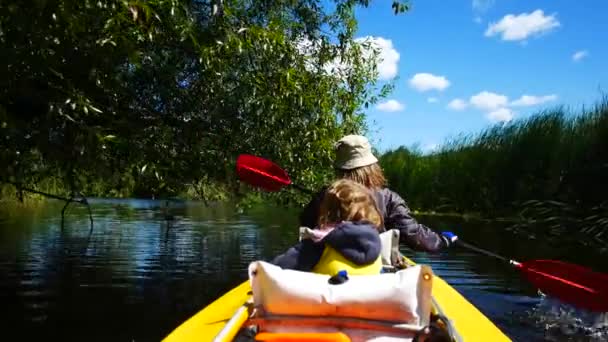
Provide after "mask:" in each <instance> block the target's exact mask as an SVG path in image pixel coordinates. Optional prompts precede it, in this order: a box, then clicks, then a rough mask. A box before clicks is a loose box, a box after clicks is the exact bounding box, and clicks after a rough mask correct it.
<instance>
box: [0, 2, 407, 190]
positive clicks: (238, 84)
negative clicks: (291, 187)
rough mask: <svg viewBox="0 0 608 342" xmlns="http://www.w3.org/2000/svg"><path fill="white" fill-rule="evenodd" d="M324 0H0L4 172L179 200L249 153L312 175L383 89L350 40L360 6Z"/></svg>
mask: <svg viewBox="0 0 608 342" xmlns="http://www.w3.org/2000/svg"><path fill="white" fill-rule="evenodd" d="M334 5H335V9H334V10H331V11H330V10H329V9H328V8H326V7H324V6H323V5H322V4H321V2H320V1H317V0H275V1H245V0H208V1H198V0H194V1H184V0H149V1H140V0H99V1H93V0H65V1H58V0H37V1H34V4H29V3H27V4H26V3H23V2H22V1H16V0H9V1H3V2H2V3H1V4H0V11H1V12H2V13H5V15H3V16H2V17H1V18H0V47H1V49H2V51H3V53H4V55H5V58H6V61H7V65H8V68H6V69H3V70H2V71H1V73H2V74H1V76H2V77H1V80H0V82H1V84H0V133H2V134H1V135H2V136H3V139H1V140H0V162H1V163H2V164H3V165H7V166H8V167H7V168H2V170H0V179H9V180H12V181H17V182H20V183H25V184H31V185H36V184H38V183H39V182H41V181H43V180H44V179H45V178H48V177H51V176H55V177H59V179H60V180H61V181H62V182H63V183H64V184H65V185H66V188H67V190H69V191H81V190H84V191H88V192H96V193H99V192H107V191H109V190H120V189H125V188H126V189H128V190H129V191H130V192H133V191H135V192H137V193H136V194H140V195H147V194H150V193H157V194H158V193H169V194H175V193H179V192H180V191H182V190H183V189H184V188H185V187H186V186H188V185H189V184H196V183H200V182H201V181H205V182H210V181H211V182H229V181H230V180H231V179H233V175H232V173H231V170H232V169H233V165H234V164H233V162H234V160H235V157H236V155H237V154H238V153H255V154H259V155H262V156H265V157H267V158H270V159H273V160H275V161H276V162H278V163H280V164H281V165H283V166H285V167H286V168H287V169H289V170H290V174H291V175H292V176H293V178H294V180H296V181H298V182H301V183H304V184H311V186H316V185H318V184H319V183H320V182H322V181H323V180H324V174H326V173H327V172H326V171H325V170H330V169H331V167H330V161H331V151H332V148H331V147H332V143H333V141H335V140H336V139H337V138H339V136H341V135H343V134H345V133H352V132H358V133H364V132H365V129H366V127H365V124H364V122H365V121H364V114H363V112H362V108H363V107H364V106H365V105H369V104H371V103H374V102H375V101H377V99H378V97H381V96H385V95H386V94H387V93H388V91H390V89H391V84H390V83H389V84H387V85H384V86H383V87H381V88H378V85H377V83H376V79H377V70H376V65H377V58H376V57H377V51H374V47H373V46H369V44H367V43H360V42H356V41H355V39H354V34H355V32H356V27H357V23H356V20H355V17H354V9H355V7H356V6H368V5H369V1H365V0H335V1H334ZM393 9H394V10H395V13H398V12H403V11H405V10H406V9H407V6H406V5H404V4H400V3H397V4H393ZM369 51H373V53H371V54H370V53H369ZM332 66H334V68H333V69H334V70H333V72H332V68H331V67H332ZM336 66H337V67H336ZM336 69H338V70H336ZM99 183H101V184H102V186H101V187H100V188H94V187H93V185H94V184H99Z"/></svg>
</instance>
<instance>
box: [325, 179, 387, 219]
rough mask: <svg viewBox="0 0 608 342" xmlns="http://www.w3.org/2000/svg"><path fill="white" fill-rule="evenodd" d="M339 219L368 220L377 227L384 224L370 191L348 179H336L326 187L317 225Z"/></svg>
mask: <svg viewBox="0 0 608 342" xmlns="http://www.w3.org/2000/svg"><path fill="white" fill-rule="evenodd" d="M341 221H369V222H370V223H372V224H373V225H375V226H376V228H377V229H381V228H382V227H383V225H384V222H383V219H382V215H381V214H380V212H379V211H378V208H377V207H376V202H375V201H374V198H373V197H372V194H371V192H370V191H369V190H368V189H367V188H366V187H365V186H363V185H361V184H359V183H357V182H354V181H351V180H348V179H340V180H337V181H335V182H334V183H333V184H332V185H331V186H330V187H329V188H328V189H327V191H326V192H325V196H324V197H323V201H321V208H320V212H319V226H323V225H325V224H327V223H337V222H341Z"/></svg>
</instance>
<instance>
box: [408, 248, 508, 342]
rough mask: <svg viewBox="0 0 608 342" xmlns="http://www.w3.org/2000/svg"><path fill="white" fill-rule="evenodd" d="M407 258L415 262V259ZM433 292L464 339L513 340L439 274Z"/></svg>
mask: <svg viewBox="0 0 608 342" xmlns="http://www.w3.org/2000/svg"><path fill="white" fill-rule="evenodd" d="M406 260H407V261H408V262H409V263H411V264H414V262H413V261H411V260H409V259H407V258H406ZM432 293H433V298H434V299H435V302H436V303H437V305H438V306H439V312H440V313H441V314H443V315H444V316H446V317H447V318H448V319H449V320H450V321H451V323H452V326H453V327H454V330H456V333H457V334H458V335H459V336H460V337H461V338H462V340H463V341H492V342H502V341H511V339H510V338H509V337H508V336H506V335H505V334H504V333H503V332H502V331H501V330H500V329H498V327H497V326H496V325H494V323H492V321H490V320H489V319H488V318H487V317H486V316H484V314H483V313H481V311H479V310H478V309H477V308H476V307H475V306H474V305H473V304H471V302H469V301H468V300H466V299H465V298H464V297H463V296H462V295H461V294H460V293H459V292H458V291H456V289H454V288H453V287H451V286H450V285H449V284H448V283H446V282H445V280H443V279H441V278H440V277H438V276H435V277H433V292H432Z"/></svg>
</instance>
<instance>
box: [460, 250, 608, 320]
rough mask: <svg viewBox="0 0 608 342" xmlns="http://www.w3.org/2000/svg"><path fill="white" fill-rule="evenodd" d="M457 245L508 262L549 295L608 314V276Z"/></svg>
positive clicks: (573, 266) (572, 267)
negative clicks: (520, 259) (509, 257)
mask: <svg viewBox="0 0 608 342" xmlns="http://www.w3.org/2000/svg"><path fill="white" fill-rule="evenodd" d="M456 244H457V245H459V246H461V247H464V248H467V249H470V250H472V251H475V252H479V253H482V254H485V255H488V256H491V257H494V258H497V259H500V260H503V261H506V262H508V263H509V264H511V265H513V266H515V268H517V269H519V270H520V271H522V273H523V274H524V276H525V277H526V278H527V279H528V281H530V282H531V283H532V284H534V286H536V287H537V288H538V289H540V290H541V291H542V292H543V293H545V294H548V295H550V296H553V297H555V298H558V299H560V300H561V301H563V302H566V303H570V304H572V305H575V306H578V307H581V308H585V309H587V310H590V311H596V312H608V274H604V273H598V272H594V271H593V270H591V269H589V268H586V267H583V266H579V265H575V264H570V263H566V262H563V261H556V260H531V261H523V262H518V261H515V260H511V259H508V258H505V257H503V256H500V255H498V254H494V253H492V252H490V251H486V250H484V249H481V248H479V247H475V246H473V245H470V244H468V243H466V242H464V241H461V240H456Z"/></svg>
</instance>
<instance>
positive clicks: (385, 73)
mask: <svg viewBox="0 0 608 342" xmlns="http://www.w3.org/2000/svg"><path fill="white" fill-rule="evenodd" d="M355 41H356V42H357V43H364V42H369V43H370V45H371V46H372V49H374V50H377V51H378V60H377V61H378V73H379V78H380V79H382V80H388V79H391V78H393V77H395V76H397V72H398V67H399V58H400V56H399V52H398V51H397V50H396V49H395V48H394V47H393V41H392V40H390V39H386V38H382V37H372V36H366V37H361V38H357V39H355ZM372 52H373V51H372V50H369V51H365V52H364V53H363V57H364V58H370V57H371V56H372Z"/></svg>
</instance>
